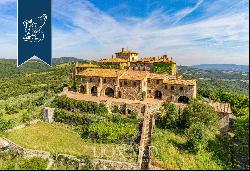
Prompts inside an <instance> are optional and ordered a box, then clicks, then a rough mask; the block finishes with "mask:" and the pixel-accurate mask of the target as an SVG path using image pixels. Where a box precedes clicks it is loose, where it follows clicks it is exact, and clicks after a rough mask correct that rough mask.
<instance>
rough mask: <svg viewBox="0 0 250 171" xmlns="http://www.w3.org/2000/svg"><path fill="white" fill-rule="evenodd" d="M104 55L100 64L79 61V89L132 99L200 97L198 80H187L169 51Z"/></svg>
mask: <svg viewBox="0 0 250 171" xmlns="http://www.w3.org/2000/svg"><path fill="white" fill-rule="evenodd" d="M115 54H116V56H115V57H114V56H113V55H112V57H111V58H108V59H101V60H99V61H97V64H86V63H85V64H79V63H76V68H75V72H74V76H76V77H79V78H80V79H81V86H80V87H79V89H78V91H79V92H81V93H84V94H91V95H93V96H108V97H114V98H122V99H129V100H143V99H146V98H154V99H159V100H166V101H172V102H175V103H187V102H188V101H189V100H190V99H191V98H195V97H196V80H184V79H181V77H180V76H179V75H178V74H177V72H176V63H175V62H174V61H173V59H172V58H170V59H169V58H168V56H167V55H163V56H160V57H148V58H139V57H138V53H137V52H133V51H128V50H124V48H123V49H122V50H121V51H120V52H118V53H115Z"/></svg>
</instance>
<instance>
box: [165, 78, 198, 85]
mask: <svg viewBox="0 0 250 171" xmlns="http://www.w3.org/2000/svg"><path fill="white" fill-rule="evenodd" d="M163 83H166V84H176V85H178V84H180V85H195V84H196V80H180V79H178V80H170V79H166V80H164V81H163Z"/></svg>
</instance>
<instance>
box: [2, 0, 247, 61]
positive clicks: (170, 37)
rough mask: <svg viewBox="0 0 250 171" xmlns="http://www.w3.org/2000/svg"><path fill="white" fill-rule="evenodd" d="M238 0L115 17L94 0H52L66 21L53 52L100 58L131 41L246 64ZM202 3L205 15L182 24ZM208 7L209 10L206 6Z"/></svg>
mask: <svg viewBox="0 0 250 171" xmlns="http://www.w3.org/2000/svg"><path fill="white" fill-rule="evenodd" d="M240 2H241V3H237V4H235V5H230V4H229V5H228V6H230V10H227V9H225V10H224V11H223V12H221V11H219V10H218V7H220V6H221V5H222V4H223V3H224V4H225V3H228V1H225V0H219V1H216V3H215V2H213V3H210V4H209V3H207V1H203V0H199V1H197V3H196V5H194V6H193V7H186V8H184V9H181V10H179V11H177V12H176V13H174V14H171V15H170V14H169V13H168V11H167V10H165V9H163V8H160V9H157V10H155V11H154V12H152V13H151V14H150V15H149V16H147V17H146V18H138V17H133V16H132V17H124V19H123V20H116V19H115V18H113V17H111V16H110V15H108V14H107V13H105V12H103V11H101V10H100V9H98V8H97V7H95V6H94V5H93V4H92V3H91V1H80V0H54V1H53V16H54V19H56V20H58V21H60V22H61V23H63V26H55V25H54V27H53V54H54V57H60V56H78V57H79V56H82V57H84V58H88V59H91V58H92V59H97V58H103V57H110V56H111V55H112V53H114V52H116V51H117V50H119V49H120V48H122V47H125V48H126V47H127V46H128V47H129V49H133V50H137V51H139V52H140V53H141V56H153V55H156V56H157V55H162V54H163V53H168V54H169V55H171V56H173V58H174V59H176V61H177V62H178V63H180V64H190V62H191V63H193V64H197V63H221V62H227V63H230V62H232V63H244V64H246V63H248V56H249V54H248V51H247V50H248V48H249V47H247V45H246V44H248V42H249V38H248V37H249V36H248V35H249V31H248V29H249V26H248V25H249V15H248V7H244V6H242V4H244V3H245V1H244V0H243V1H240ZM232 4H233V3H232ZM198 8H199V10H201V9H203V12H204V15H203V16H202V17H201V18H200V19H197V20H193V21H192V20H191V21H190V22H188V23H186V24H183V23H182V19H183V18H185V17H186V16H188V15H190V14H191V13H193V12H194V11H195V10H197V9H198ZM208 8H209V9H210V10H206V9H208ZM218 11H219V12H218ZM0 23H1V20H0ZM0 39H1V38H0ZM0 44H1V41H0ZM229 52H230V54H228V53H229ZM238 57H240V59H241V60H238V59H237V58H238ZM218 58H219V60H218ZM236 59H237V60H236Z"/></svg>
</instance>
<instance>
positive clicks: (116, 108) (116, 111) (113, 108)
mask: <svg viewBox="0 0 250 171" xmlns="http://www.w3.org/2000/svg"><path fill="white" fill-rule="evenodd" d="M111 112H112V113H120V109H119V107H118V106H117V105H114V106H113V107H112V110H111Z"/></svg>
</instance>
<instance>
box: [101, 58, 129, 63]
mask: <svg viewBox="0 0 250 171" xmlns="http://www.w3.org/2000/svg"><path fill="white" fill-rule="evenodd" d="M98 62H128V61H127V60H126V59H122V58H108V59H101V60H99V61H98Z"/></svg>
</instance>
